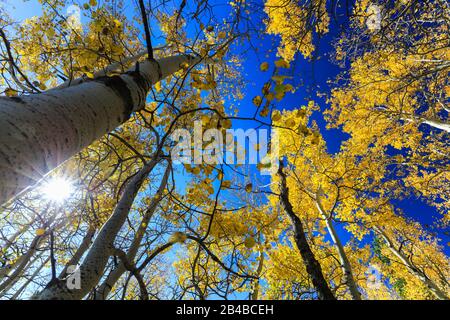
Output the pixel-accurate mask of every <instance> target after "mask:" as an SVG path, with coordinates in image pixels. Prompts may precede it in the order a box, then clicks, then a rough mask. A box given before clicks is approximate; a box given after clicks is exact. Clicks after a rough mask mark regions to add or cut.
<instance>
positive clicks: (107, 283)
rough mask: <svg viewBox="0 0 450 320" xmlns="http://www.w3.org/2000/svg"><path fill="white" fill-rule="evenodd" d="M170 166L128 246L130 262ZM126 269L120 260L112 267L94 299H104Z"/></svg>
mask: <svg viewBox="0 0 450 320" xmlns="http://www.w3.org/2000/svg"><path fill="white" fill-rule="evenodd" d="M170 170H171V166H170V164H169V165H168V166H167V168H166V171H165V173H164V176H163V178H162V180H161V183H160V185H159V188H158V191H157V192H156V194H155V196H154V197H153V199H152V202H151V203H150V205H149V207H148V208H147V210H146V212H145V215H144V217H143V219H142V221H141V223H140V226H139V228H138V230H137V232H136V234H135V236H134V239H133V242H132V243H131V245H130V248H129V249H128V252H127V260H128V261H130V262H134V260H135V258H136V254H137V252H138V249H139V246H140V245H141V241H142V238H143V237H144V234H145V230H146V229H147V225H148V223H149V221H150V219H151V218H152V217H153V214H154V213H155V211H156V208H157V206H158V204H159V202H160V201H161V199H162V195H163V193H164V189H165V188H166V186H167V181H168V179H169V174H170ZM125 271H127V269H126V268H125V265H124V264H123V262H122V261H121V262H120V263H119V265H118V266H117V268H116V269H114V270H113V271H112V272H111V273H110V274H109V275H108V276H107V277H106V279H105V280H104V281H103V283H102V284H101V285H100V286H99V288H98V289H97V290H96V292H95V300H105V299H106V298H107V297H108V295H109V293H110V292H111V289H112V288H113V286H114V285H115V284H116V282H117V281H118V280H119V279H120V277H121V276H122V275H123V274H124V273H125Z"/></svg>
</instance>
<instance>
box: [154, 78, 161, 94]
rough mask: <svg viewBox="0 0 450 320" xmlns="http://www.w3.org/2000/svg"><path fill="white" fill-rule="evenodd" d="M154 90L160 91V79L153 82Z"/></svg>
mask: <svg viewBox="0 0 450 320" xmlns="http://www.w3.org/2000/svg"><path fill="white" fill-rule="evenodd" d="M155 90H156V92H160V91H161V81H159V82H157V83H155Z"/></svg>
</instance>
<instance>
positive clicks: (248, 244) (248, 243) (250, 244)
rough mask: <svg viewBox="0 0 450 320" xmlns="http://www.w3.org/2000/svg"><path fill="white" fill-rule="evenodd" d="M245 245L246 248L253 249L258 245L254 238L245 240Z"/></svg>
mask: <svg viewBox="0 0 450 320" xmlns="http://www.w3.org/2000/svg"><path fill="white" fill-rule="evenodd" d="M244 245H245V247H246V248H248V249H251V248H253V247H254V246H255V245H256V241H255V239H254V238H253V237H248V238H246V239H245V240H244Z"/></svg>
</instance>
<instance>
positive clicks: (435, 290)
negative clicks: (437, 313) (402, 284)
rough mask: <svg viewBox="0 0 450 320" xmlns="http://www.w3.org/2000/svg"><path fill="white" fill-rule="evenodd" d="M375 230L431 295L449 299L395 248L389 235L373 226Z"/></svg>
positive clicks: (440, 298)
mask: <svg viewBox="0 0 450 320" xmlns="http://www.w3.org/2000/svg"><path fill="white" fill-rule="evenodd" d="M374 230H375V232H376V233H377V234H378V235H379V236H380V237H381V238H383V240H384V242H385V243H386V245H387V247H388V248H389V250H391V252H392V253H393V254H394V255H395V256H396V257H397V258H398V259H399V260H400V261H401V262H402V263H403V264H404V265H405V266H406V268H407V269H408V270H409V272H411V274H413V275H414V276H416V277H417V278H418V279H419V280H420V281H422V282H423V284H425V286H426V287H427V288H428V290H430V291H431V293H433V295H434V296H435V297H436V298H437V299H439V300H449V298H448V297H447V295H446V294H445V292H443V291H442V290H441V289H440V288H439V287H438V286H437V285H436V284H435V283H434V281H433V280H431V279H430V278H429V277H428V276H427V275H426V274H425V273H423V271H421V270H420V269H418V268H417V267H415V266H414V265H413V264H412V263H411V261H409V259H408V258H407V257H406V256H405V255H404V254H403V253H402V252H401V251H400V250H398V249H397V248H395V245H394V243H393V242H392V241H391V239H389V237H388V236H387V235H386V233H385V232H383V230H381V229H380V228H378V227H374Z"/></svg>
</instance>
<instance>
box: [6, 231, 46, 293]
mask: <svg viewBox="0 0 450 320" xmlns="http://www.w3.org/2000/svg"><path fill="white" fill-rule="evenodd" d="M43 238H44V236H36V237H34V239H33V241H32V242H31V245H30V247H29V248H28V250H27V252H26V253H25V254H23V255H22V256H21V257H20V258H19V259H18V263H17V264H16V265H14V266H15V269H14V272H13V273H12V274H11V275H10V276H7V278H6V279H5V281H3V282H2V283H1V284H0V293H3V292H4V291H5V290H6V289H7V288H9V287H10V285H11V284H12V283H13V282H14V281H15V280H16V278H17V277H18V276H19V275H20V274H21V273H22V271H23V270H24V269H25V267H26V266H27V265H28V263H29V262H30V259H31V257H32V256H33V255H34V253H35V252H36V249H37V248H38V246H39V244H40V243H41V241H42V239H43ZM5 277H6V275H5Z"/></svg>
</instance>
